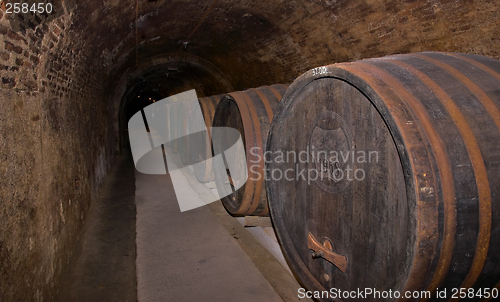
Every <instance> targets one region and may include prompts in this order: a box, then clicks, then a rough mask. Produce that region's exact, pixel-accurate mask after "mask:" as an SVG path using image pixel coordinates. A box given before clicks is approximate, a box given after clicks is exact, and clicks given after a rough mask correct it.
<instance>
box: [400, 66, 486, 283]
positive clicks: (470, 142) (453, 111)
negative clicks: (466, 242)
mask: <svg viewBox="0 0 500 302" xmlns="http://www.w3.org/2000/svg"><path fill="white" fill-rule="evenodd" d="M391 63H393V64H396V65H398V66H400V67H402V68H404V69H406V70H408V71H409V72H411V73H413V74H414V75H415V76H416V77H417V78H419V79H420V81H422V83H424V84H425V85H426V86H427V87H428V88H429V89H430V90H431V91H432V92H433V93H434V95H436V96H437V97H438V99H439V100H440V101H441V104H443V106H444V107H445V109H446V111H447V112H448V114H449V115H450V117H451V118H452V120H453V123H454V124H455V125H456V127H457V129H458V131H459V132H460V134H461V136H462V139H463V141H464V143H465V147H466V148H467V152H468V153H469V156H470V157H471V163H472V166H473V169H474V173H477V172H478V170H477V169H476V166H478V165H479V166H482V168H479V170H483V172H484V173H486V167H485V166H484V162H483V158H482V156H481V152H480V150H479V146H478V144H477V142H476V139H475V137H474V135H473V133H472V130H471V129H470V127H469V125H468V123H467V121H466V119H465V117H464V116H463V115H462V113H461V112H460V108H459V107H458V106H457V105H456V104H455V103H454V102H453V100H452V99H451V97H450V96H449V95H448V94H447V93H446V92H445V91H444V89H443V88H441V86H439V84H437V83H436V82H435V81H433V80H432V79H431V78H430V77H429V76H428V75H426V74H425V73H423V72H422V71H420V70H418V69H416V68H415V67H413V66H410V65H409V64H406V63H403V62H401V61H397V60H394V61H392V60H391ZM472 157H474V158H472ZM484 175H486V174H484ZM478 182H479V179H478V178H477V177H476V185H477V186H478V188H479V184H478ZM486 182H488V180H487V179H486ZM488 188H489V185H488ZM450 210H451V211H453V212H454V211H455V209H446V204H445V213H449V211H450ZM448 223H450V222H449V221H448V220H447V219H446V215H445V230H446V228H447V227H449V225H448ZM445 233H446V231H445ZM444 248H445V241H444V240H443V248H442V251H441V255H443V254H444V252H446V251H444ZM443 260H444V259H443ZM446 260H448V259H446ZM450 260H451V259H450ZM443 265H444V263H443V262H442V261H441V256H440V258H439V261H438V267H437V268H436V273H435V274H434V277H433V279H432V281H431V283H430V284H429V286H428V288H427V290H430V291H432V290H435V289H436V288H437V287H438V286H439V285H440V284H441V283H442V281H443V279H444V276H445V274H446V273H447V271H448V269H449V263H448V264H447V267H446V270H445V271H443V270H444V268H445V267H444V266H443Z"/></svg>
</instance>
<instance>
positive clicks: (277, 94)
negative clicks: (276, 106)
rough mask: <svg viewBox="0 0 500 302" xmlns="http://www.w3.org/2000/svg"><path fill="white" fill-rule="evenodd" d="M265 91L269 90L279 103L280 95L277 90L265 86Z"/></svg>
mask: <svg viewBox="0 0 500 302" xmlns="http://www.w3.org/2000/svg"><path fill="white" fill-rule="evenodd" d="M266 88H267V89H269V90H271V92H272V93H273V94H274V96H275V97H276V99H277V100H278V102H279V101H281V97H282V95H281V93H279V91H278V90H276V88H274V87H272V86H266Z"/></svg>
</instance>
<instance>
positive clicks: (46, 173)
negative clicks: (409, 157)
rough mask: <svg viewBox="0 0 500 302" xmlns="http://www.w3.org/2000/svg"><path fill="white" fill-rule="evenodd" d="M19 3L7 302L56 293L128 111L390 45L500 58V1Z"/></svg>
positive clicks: (3, 247)
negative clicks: (40, 7)
mask: <svg viewBox="0 0 500 302" xmlns="http://www.w3.org/2000/svg"><path fill="white" fill-rule="evenodd" d="M14 2H16V1H14V0H6V1H0V3H1V5H0V7H1V9H0V35H1V38H0V133H1V135H0V158H1V161H0V226H1V227H0V300H1V301H52V300H54V299H55V297H56V296H57V294H58V293H59V292H60V291H61V282H62V281H63V280H62V279H63V272H64V271H65V270H66V269H67V268H68V263H69V260H70V259H71V257H72V255H73V254H74V252H75V246H76V245H77V242H78V240H80V238H81V236H82V230H83V229H84V226H85V225H86V222H87V217H88V216H89V214H90V213H91V208H92V207H95V206H96V202H97V201H98V200H99V197H100V196H101V195H102V194H101V193H102V192H101V190H102V185H103V183H104V181H105V179H106V177H107V176H108V173H109V171H110V169H111V168H112V166H113V164H114V163H115V162H116V159H117V158H118V156H119V155H120V154H123V153H125V152H127V150H129V148H130V147H129V142H128V133H127V122H128V120H129V119H130V117H131V116H132V115H133V114H135V113H136V112H138V111H140V110H141V109H142V108H144V107H146V106H148V105H150V104H152V103H153V102H155V101H158V100H160V99H163V98H165V97H168V96H171V95H174V94H177V93H180V92H184V91H187V90H190V89H195V90H196V93H197V96H198V97H199V98H201V97H209V96H212V95H219V94H223V93H229V92H232V91H242V90H245V89H249V88H253V87H259V86H264V85H272V84H279V83H281V84H289V83H292V82H293V81H294V80H295V79H296V78H297V77H299V76H300V75H301V74H302V73H304V72H306V71H307V70H310V69H312V68H315V67H318V66H324V65H328V64H333V63H338V62H353V61H356V60H361V59H365V58H375V57H381V56H385V55H391V54H406V53H413V52H420V51H446V52H458V53H466V54H479V55H483V56H486V57H489V58H493V59H497V60H498V59H500V15H499V8H500V4H499V3H498V2H497V1H494V0H352V1H347V0H308V1H281V0H270V1H257V0H246V1H225V0H199V1H193V0H191V1H190V0H148V1H146V0H126V1H120V0H96V1H81V0H64V1H61V0H49V1H47V0H45V1H38V2H40V3H42V2H43V3H44V4H47V3H51V4H52V5H51V7H52V8H53V10H51V12H50V13H48V9H47V12H45V13H42V14H40V13H38V12H37V13H32V12H29V11H28V12H26V13H22V12H20V13H17V14H15V13H12V12H9V4H13V3H14ZM18 2H23V1H18ZM24 2H26V1H24ZM28 2H30V1H28ZM35 2H37V1H31V2H30V3H35ZM38 2H37V3H38ZM45 7H47V6H45ZM167 257H168V256H167Z"/></svg>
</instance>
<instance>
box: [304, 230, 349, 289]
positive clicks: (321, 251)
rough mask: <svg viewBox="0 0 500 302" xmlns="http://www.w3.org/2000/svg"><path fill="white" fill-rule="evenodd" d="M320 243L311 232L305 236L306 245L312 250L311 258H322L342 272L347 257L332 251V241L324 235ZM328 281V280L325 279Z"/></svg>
mask: <svg viewBox="0 0 500 302" xmlns="http://www.w3.org/2000/svg"><path fill="white" fill-rule="evenodd" d="M321 241H322V242H323V243H320V242H319V241H318V240H317V239H316V238H314V236H313V234H311V233H309V235H308V236H307V247H308V248H309V249H310V250H312V251H313V253H312V257H313V258H315V259H316V258H323V259H325V260H326V261H328V262H330V263H331V264H333V265H335V266H336V267H337V268H338V269H339V270H340V271H341V272H342V273H344V274H345V272H346V271H347V258H346V256H344V255H339V254H337V253H335V252H334V251H333V247H332V242H331V240H330V239H328V238H326V237H324V238H323V239H322V240H321ZM327 281H328V280H327Z"/></svg>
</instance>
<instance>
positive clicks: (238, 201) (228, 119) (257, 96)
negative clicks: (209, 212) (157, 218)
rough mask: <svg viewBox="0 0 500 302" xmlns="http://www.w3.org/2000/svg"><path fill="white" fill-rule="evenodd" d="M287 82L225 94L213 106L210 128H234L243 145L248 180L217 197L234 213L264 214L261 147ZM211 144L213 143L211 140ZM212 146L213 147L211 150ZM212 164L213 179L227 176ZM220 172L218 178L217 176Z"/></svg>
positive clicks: (266, 207)
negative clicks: (231, 192)
mask: <svg viewBox="0 0 500 302" xmlns="http://www.w3.org/2000/svg"><path fill="white" fill-rule="evenodd" d="M287 87H288V85H281V84H278V85H271V86H263V87H259V88H255V89H248V90H245V91H239V92H232V93H230V94H228V95H225V96H224V97H223V98H222V100H221V101H220V103H219V105H218V106H217V110H216V112H215V116H214V122H213V126H214V127H230V128H235V129H238V130H239V131H240V133H241V137H242V139H243V145H244V146H245V153H246V160H247V171H248V179H247V181H246V183H245V184H244V185H243V186H242V187H241V188H240V189H238V190H237V191H235V192H233V194H230V195H228V196H226V197H224V198H222V199H221V201H222V203H223V204H224V206H225V207H226V209H227V210H228V211H229V213H231V214H232V215H235V216H245V215H255V216H268V215H269V208H268V206H267V198H266V192H265V187H264V185H263V184H264V178H265V173H264V152H265V150H264V147H265V142H266V140H267V135H268V132H269V127H270V123H271V120H272V119H273V114H274V111H275V109H276V107H277V106H278V103H279V100H280V99H281V96H282V95H283V94H284V93H285V90H286V88H287ZM213 143H214V144H215V142H213ZM215 149H216V147H215V146H214V150H215ZM217 168H218V167H214V170H215V171H214V173H215V182H216V184H217V186H220V185H222V184H220V183H219V182H220V181H221V179H227V177H226V171H225V170H218V169H217ZM218 174H220V175H222V177H217V175H218Z"/></svg>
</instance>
